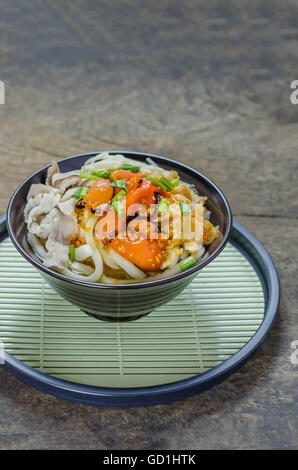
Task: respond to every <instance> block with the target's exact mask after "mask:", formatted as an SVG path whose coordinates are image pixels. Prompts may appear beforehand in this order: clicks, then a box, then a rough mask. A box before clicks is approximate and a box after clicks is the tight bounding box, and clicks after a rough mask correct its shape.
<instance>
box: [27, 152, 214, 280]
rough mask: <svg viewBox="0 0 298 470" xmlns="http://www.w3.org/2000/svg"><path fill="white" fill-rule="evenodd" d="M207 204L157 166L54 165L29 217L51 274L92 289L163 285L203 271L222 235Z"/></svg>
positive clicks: (36, 189) (97, 161)
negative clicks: (198, 267)
mask: <svg viewBox="0 0 298 470" xmlns="http://www.w3.org/2000/svg"><path fill="white" fill-rule="evenodd" d="M206 200H207V198H206V197H204V196H200V195H199V193H198V192H197V190H196V188H195V187H193V186H192V185H190V184H188V183H186V182H183V181H182V180H180V177H179V175H178V173H177V172H176V171H172V170H165V169H164V168H162V167H160V166H158V165H156V164H155V163H154V162H153V161H152V160H151V159H147V161H146V162H139V161H137V160H133V159H130V158H126V157H124V156H123V155H110V154H108V153H102V154H99V155H96V156H95V157H92V158H90V159H89V160H87V161H86V163H85V164H84V165H83V167H82V168H80V169H78V170H76V171H70V172H67V173H61V172H60V169H59V167H58V165H57V163H55V162H53V164H52V166H51V167H50V168H49V170H48V175H47V179H46V183H45V184H33V185H32V186H31V188H30V190H29V193H28V196H27V204H26V207H25V210H24V215H25V221H26V224H27V228H28V242H29V243H30V245H31V247H32V248H33V250H34V251H35V253H36V255H37V256H38V257H39V258H40V259H41V260H42V263H43V264H44V266H46V267H48V268H51V269H54V270H55V271H57V272H59V273H61V274H63V275H65V276H67V277H70V278H72V279H76V280H80V281H85V282H92V283H94V282H95V283H96V282H97V283H105V284H113V283H121V284H125V283H135V282H148V281H152V280H155V279H162V278H165V277H169V276H172V275H174V274H177V273H179V272H181V271H185V270H187V269H189V268H191V267H192V266H194V265H196V264H197V263H198V262H200V261H201V260H202V259H204V256H206V255H207V249H208V247H209V248H210V246H211V245H212V244H216V243H218V241H219V240H220V238H221V233H220V230H219V228H218V227H216V226H214V225H213V224H212V223H211V222H210V220H209V218H210V212H209V211H208V210H207V209H206V207H205V204H206Z"/></svg>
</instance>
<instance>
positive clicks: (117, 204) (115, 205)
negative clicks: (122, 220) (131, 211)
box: [112, 201, 125, 217]
mask: <svg viewBox="0 0 298 470" xmlns="http://www.w3.org/2000/svg"><path fill="white" fill-rule="evenodd" d="M112 207H113V208H114V210H115V212H116V213H117V214H118V215H119V217H123V216H124V215H125V212H124V210H123V206H122V204H121V202H120V201H113V202H112Z"/></svg>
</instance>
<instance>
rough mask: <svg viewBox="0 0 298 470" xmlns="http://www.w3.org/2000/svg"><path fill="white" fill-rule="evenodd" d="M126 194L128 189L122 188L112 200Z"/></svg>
mask: <svg viewBox="0 0 298 470" xmlns="http://www.w3.org/2000/svg"><path fill="white" fill-rule="evenodd" d="M125 194H126V191H124V189H121V191H119V193H118V194H116V196H114V197H113V199H112V201H118V199H119V198H120V197H122V196H125Z"/></svg>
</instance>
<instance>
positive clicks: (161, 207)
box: [157, 197, 170, 215]
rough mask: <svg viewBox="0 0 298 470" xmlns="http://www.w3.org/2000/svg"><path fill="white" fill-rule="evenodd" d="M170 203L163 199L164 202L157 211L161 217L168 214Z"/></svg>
mask: <svg viewBox="0 0 298 470" xmlns="http://www.w3.org/2000/svg"><path fill="white" fill-rule="evenodd" d="M169 202H170V201H169V200H168V199H167V198H166V197H164V198H162V200H161V201H160V203H159V206H158V211H157V212H158V214H159V215H162V214H164V213H165V212H166V210H167V207H168V205H169Z"/></svg>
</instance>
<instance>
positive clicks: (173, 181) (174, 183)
mask: <svg viewBox="0 0 298 470" xmlns="http://www.w3.org/2000/svg"><path fill="white" fill-rule="evenodd" d="M179 184H180V180H179V179H178V178H177V179H176V180H172V181H171V185H172V186H173V187H174V188H175V187H176V186H178V185H179Z"/></svg>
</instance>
